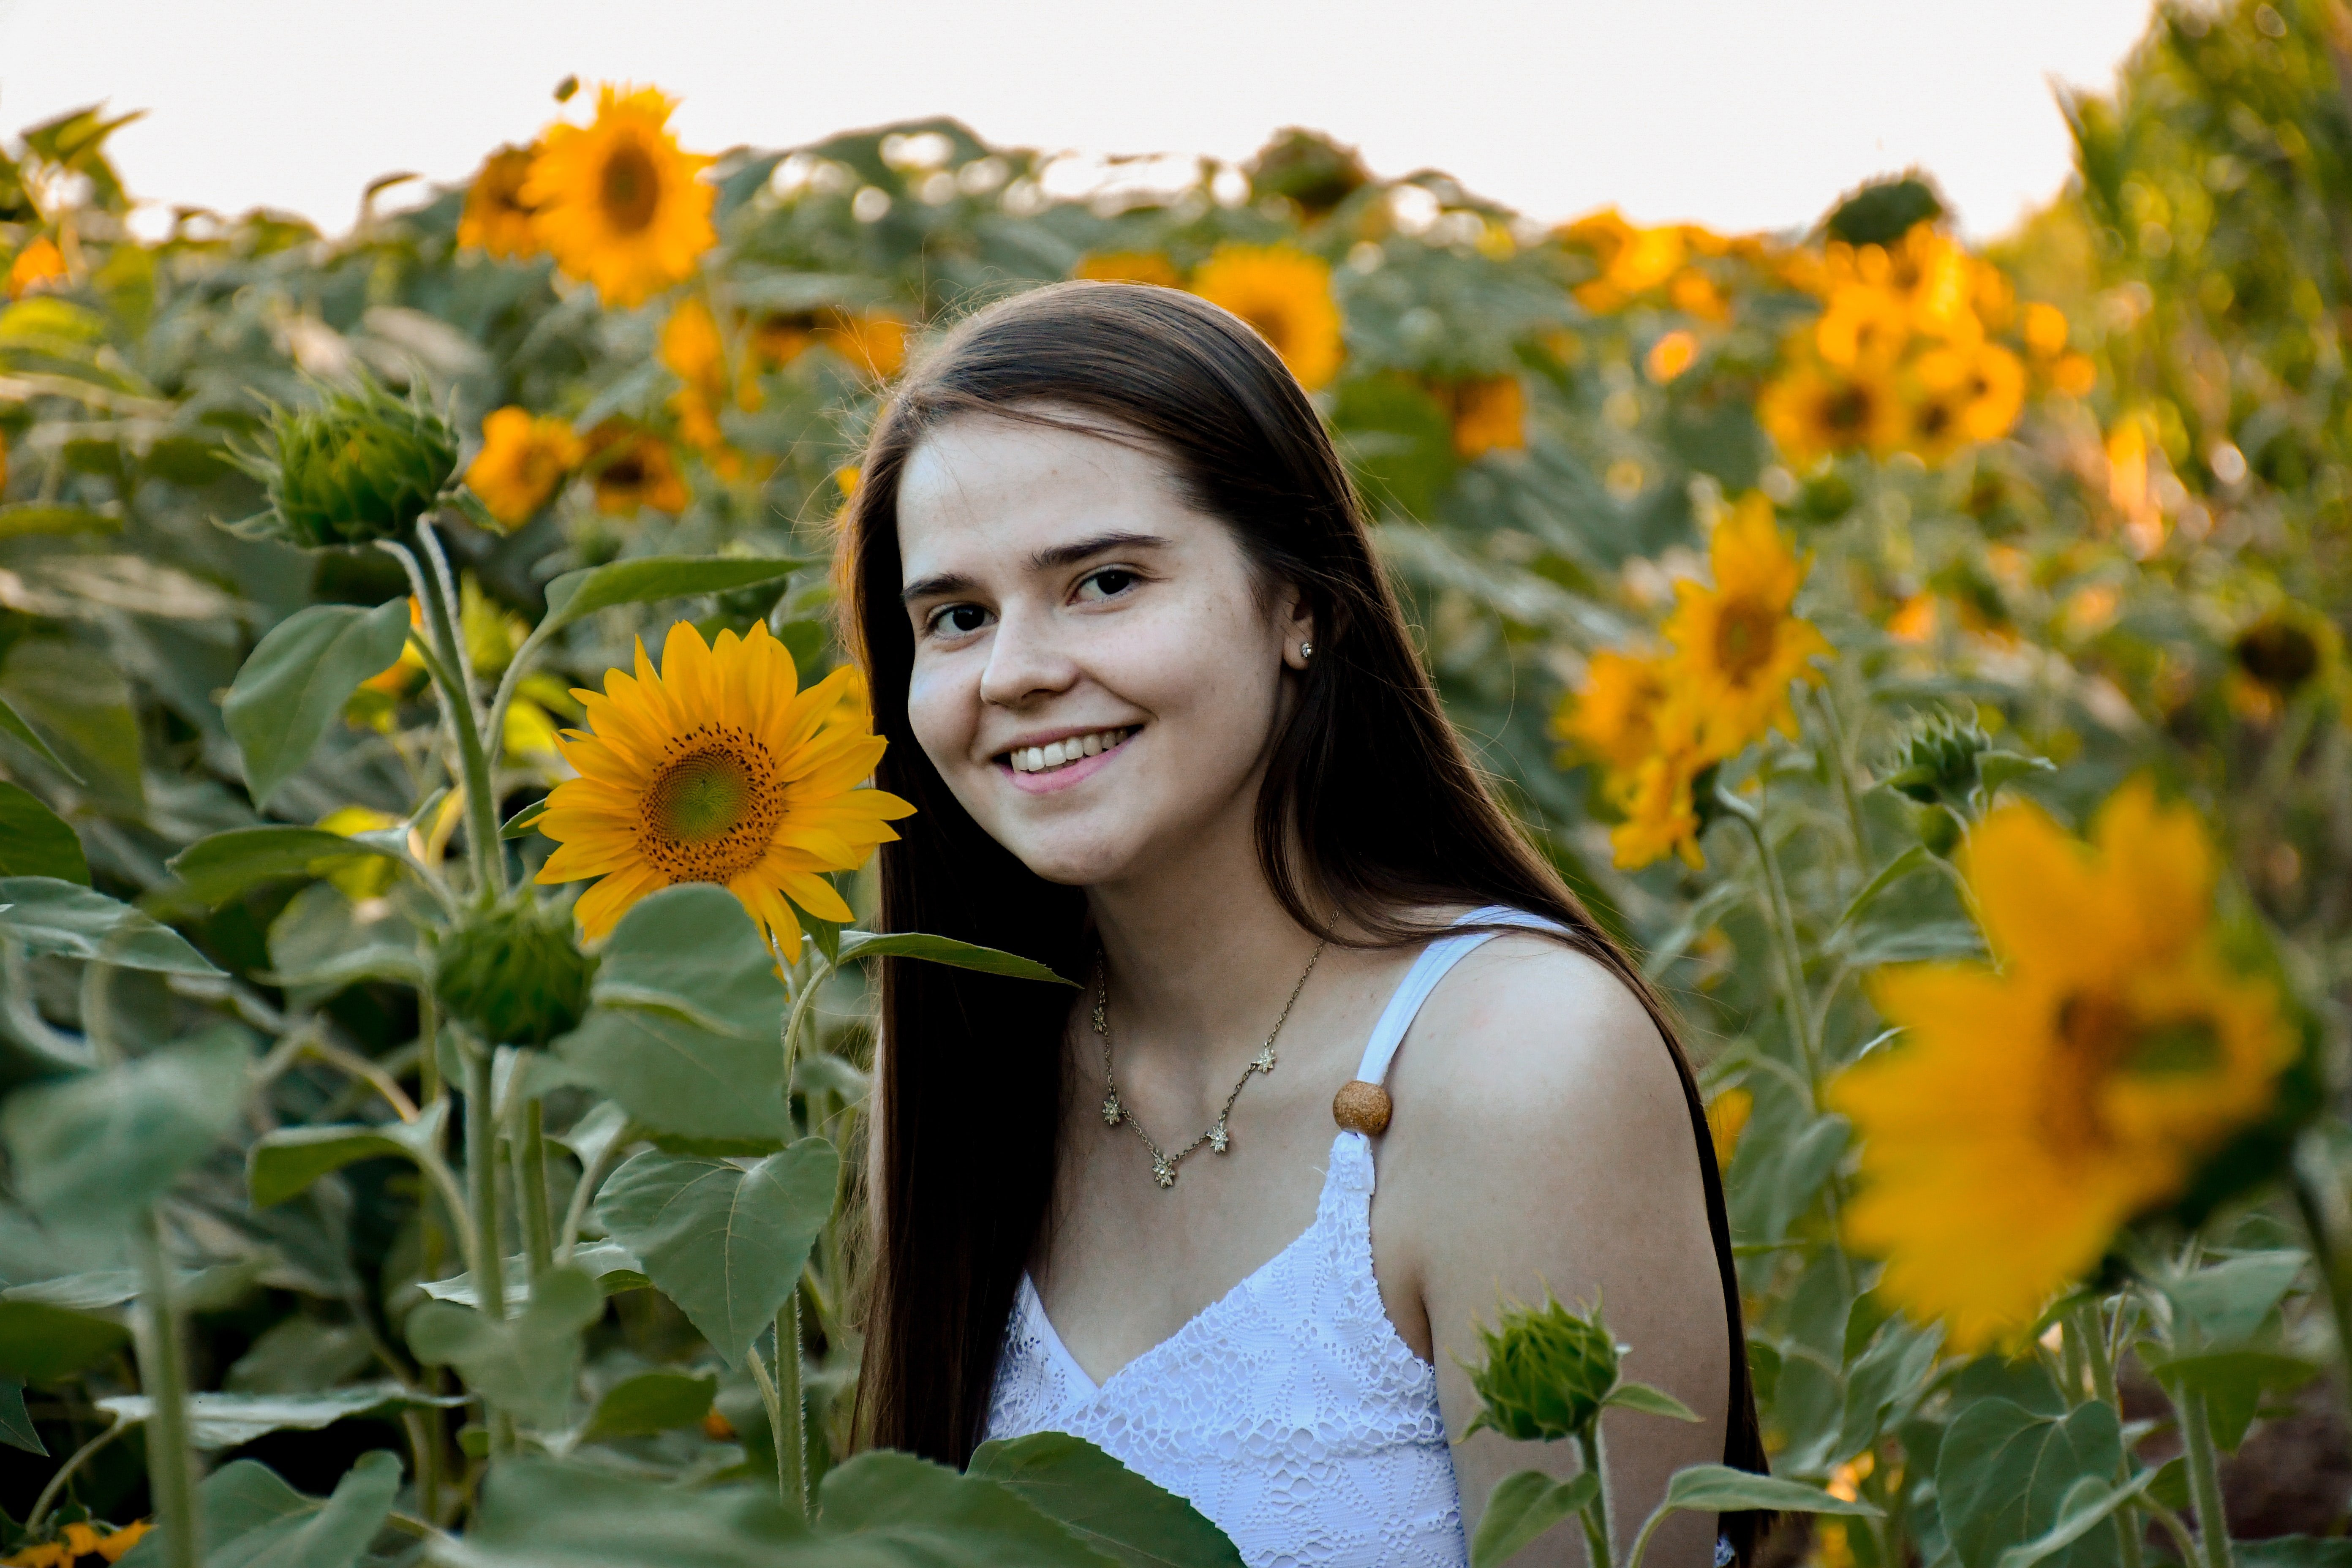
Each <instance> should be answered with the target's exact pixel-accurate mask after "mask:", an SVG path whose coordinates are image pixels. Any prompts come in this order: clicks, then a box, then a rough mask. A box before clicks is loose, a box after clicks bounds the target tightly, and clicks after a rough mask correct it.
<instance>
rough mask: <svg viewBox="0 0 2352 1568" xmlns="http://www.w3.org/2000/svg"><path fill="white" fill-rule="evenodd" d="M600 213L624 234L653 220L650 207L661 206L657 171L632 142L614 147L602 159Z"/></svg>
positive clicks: (649, 223) (652, 212)
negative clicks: (602, 209)
mask: <svg viewBox="0 0 2352 1568" xmlns="http://www.w3.org/2000/svg"><path fill="white" fill-rule="evenodd" d="M601 195H602V196H603V200H604V216H606V217H608V218H610V219H611V220H612V224H613V226H614V228H616V229H619V230H621V231H622V232H623V233H624V234H635V233H636V232H637V231H638V230H639V229H642V228H645V227H646V226H649V225H651V224H652V222H653V221H654V209H655V208H656V207H657V206H659V205H661V172H660V171H659V170H658V169H656V168H655V167H654V161H653V159H651V158H650V157H648V156H646V150H645V149H644V148H642V147H638V146H635V145H626V146H620V147H615V148H614V149H613V153H612V156H611V157H609V158H606V159H605V160H604V189H603V191H602V193H601Z"/></svg>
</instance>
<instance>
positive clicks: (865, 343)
mask: <svg viewBox="0 0 2352 1568" xmlns="http://www.w3.org/2000/svg"><path fill="white" fill-rule="evenodd" d="M816 341H817V342H820V343H823V344H824V346H825V347H826V348H829V349H831V350H832V351H833V352H834V353H837V354H839V355H840V356H841V357H842V358H844V359H845V360H847V361H848V362H849V363H851V364H852V365H854V366H856V368H858V369H859V370H862V371H864V372H866V374H868V375H871V376H873V377H874V378H875V379H876V380H877V381H887V380H889V379H890V378H891V377H892V376H894V375H896V374H898V371H899V368H900V367H901V366H903V365H904V364H905V363H907V323H906V322H904V321H900V320H898V317H896V316H892V315H887V314H885V313H883V312H881V311H878V310H869V311H866V312H865V313H864V314H862V315H855V316H853V315H851V314H850V313H849V312H847V311H845V310H825V311H821V312H819V314H818V318H817V325H816Z"/></svg>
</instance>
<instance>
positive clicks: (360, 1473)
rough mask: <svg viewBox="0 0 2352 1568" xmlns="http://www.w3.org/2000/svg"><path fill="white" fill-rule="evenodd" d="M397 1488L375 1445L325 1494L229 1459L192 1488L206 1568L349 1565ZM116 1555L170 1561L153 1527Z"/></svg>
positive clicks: (144, 1563)
mask: <svg viewBox="0 0 2352 1568" xmlns="http://www.w3.org/2000/svg"><path fill="white" fill-rule="evenodd" d="M399 1489H400V1460H399V1458H398V1457H397V1456H395V1455H393V1454H390V1453H387V1452H385V1451H384V1450H383V1449H380V1448H379V1449H377V1450H375V1451H374V1452H373V1453H368V1454H362V1455H361V1456H360V1459H359V1462H358V1463H357V1464H355V1465H353V1466H352V1468H350V1469H349V1470H348V1471H346V1472H344V1475H343V1479H341V1481H339V1482H337V1483H336V1486H335V1491H334V1495H333V1496H332V1497H329V1498H324V1499H321V1498H312V1497H305V1496H303V1495H302V1494H301V1493H300V1492H298V1491H296V1490H295V1489H293V1488H292V1487H289V1486H288V1485H287V1484H286V1483H285V1482H284V1481H282V1480H280V1479H278V1475H277V1473H276V1472H275V1471H273V1470H271V1469H270V1468H268V1466H266V1465H263V1464H260V1463H259V1462H257V1461H256V1460H253V1459H238V1460H236V1461H234V1462H232V1463H230V1464H228V1465H226V1466H224V1467H223V1468H220V1469H219V1470H217V1471H215V1473H214V1474H213V1475H211V1476H209V1477H207V1478H206V1479H205V1483H204V1484H203V1485H202V1486H201V1487H199V1488H197V1489H196V1496H197V1502H198V1505H199V1507H200V1508H201V1510H202V1518H203V1521H204V1525H203V1540H204V1558H203V1561H204V1563H205V1568H352V1565H353V1564H355V1563H358V1562H359V1561H360V1559H361V1558H362V1556H363V1555H365V1553H366V1552H367V1549H368V1547H369V1545H370V1544H371V1543H372V1542H373V1541H374V1540H375V1536H376V1532H377V1531H380V1530H382V1529H383V1521H384V1518H385V1516H386V1515H388V1514H389V1513H391V1511H392V1505H393V1498H394V1493H396V1492H397V1491H398V1490H399ZM165 1528H166V1529H168V1528H169V1527H168V1526H167V1527H165ZM122 1561H123V1562H125V1563H131V1568H160V1565H161V1564H163V1563H169V1562H170V1561H172V1542H171V1541H170V1539H169V1538H168V1537H167V1536H166V1535H164V1534H163V1531H157V1532H156V1533H155V1534H154V1535H153V1536H151V1537H150V1538H148V1539H146V1540H142V1542H140V1543H139V1544H138V1545H136V1546H134V1547H132V1548H131V1550H130V1552H126V1553H124V1555H123V1558H122Z"/></svg>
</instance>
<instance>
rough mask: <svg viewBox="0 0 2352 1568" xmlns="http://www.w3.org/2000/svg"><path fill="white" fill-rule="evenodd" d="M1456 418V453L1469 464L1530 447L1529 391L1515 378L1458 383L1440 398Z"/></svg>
mask: <svg viewBox="0 0 2352 1568" xmlns="http://www.w3.org/2000/svg"><path fill="white" fill-rule="evenodd" d="M1439 400H1440V401H1441V402H1443V403H1444V404H1445V405H1447V407H1448V408H1449V409H1450V410H1451V411H1452V414H1453V416H1454V454H1455V455H1456V456H1457V457H1460V458H1463V459H1464V460H1465V461H1467V460H1468V459H1470V458H1483V457H1485V456H1486V454H1487V453H1489V452H1524V451H1526V450H1527V448H1528V392H1527V388H1526V387H1524V386H1521V385H1520V384H1519V378H1518V377H1517V376H1516V375H1488V376H1479V377H1476V378H1475V379H1474V380H1470V381H1459V382H1455V383H1454V384H1453V385H1452V386H1449V387H1447V388H1445V389H1444V392H1443V394H1442V395H1441V397H1440V399H1439Z"/></svg>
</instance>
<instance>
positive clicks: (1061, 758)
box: [997, 724, 1139, 773]
mask: <svg viewBox="0 0 2352 1568" xmlns="http://www.w3.org/2000/svg"><path fill="white" fill-rule="evenodd" d="M1138 728H1139V726H1137V725H1132V724H1130V725H1129V726H1127V727H1126V728H1124V729H1119V730H1097V731H1095V732H1094V733H1093V734H1091V735H1073V736H1071V737H1070V738H1069V739H1068V740H1066V741H1055V742H1053V743H1052V744H1050V745H1045V746H1015V747H1014V748H1013V750H1011V751H1009V752H1005V753H1004V754H1003V756H1002V757H1000V758H998V759H997V760H998V761H1000V762H1002V763H1004V765H1005V766H1007V767H1009V768H1011V769H1012V770H1013V772H1014V773H1052V772H1053V771H1054V770H1055V768H1066V767H1068V766H1069V765H1070V764H1071V763H1082V762H1084V761H1086V760H1087V758H1088V757H1097V756H1100V755H1101V754H1102V753H1103V752H1108V751H1115V750H1117V749H1118V745H1119V743H1120V742H1123V741H1125V740H1126V739H1127V738H1128V737H1129V735H1132V734H1134V733H1135V731H1136V730H1137V729H1138Z"/></svg>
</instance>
